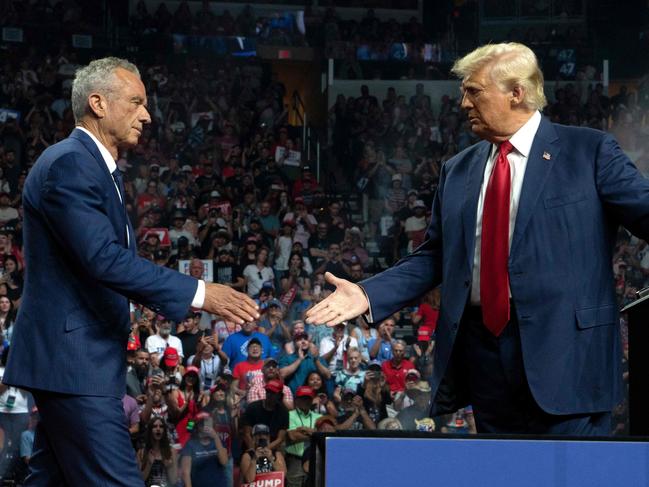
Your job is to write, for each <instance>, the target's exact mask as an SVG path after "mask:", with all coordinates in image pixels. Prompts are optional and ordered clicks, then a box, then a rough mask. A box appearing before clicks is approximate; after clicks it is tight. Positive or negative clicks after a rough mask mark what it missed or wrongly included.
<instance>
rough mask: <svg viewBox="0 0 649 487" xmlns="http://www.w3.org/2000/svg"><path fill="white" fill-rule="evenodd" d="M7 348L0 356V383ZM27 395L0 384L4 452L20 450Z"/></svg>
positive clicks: (25, 423)
mask: <svg viewBox="0 0 649 487" xmlns="http://www.w3.org/2000/svg"><path fill="white" fill-rule="evenodd" d="M8 355H9V347H6V346H5V348H4V349H3V350H2V355H1V356H0V381H1V380H2V379H1V377H2V376H4V371H5V366H6V365H7V356H8ZM28 401H29V393H28V392H27V391H23V390H22V389H18V388H16V387H9V386H6V385H5V384H3V383H2V382H0V429H1V430H2V432H3V433H4V445H3V448H4V451H5V452H14V453H15V452H17V451H18V449H19V448H20V435H21V433H22V432H23V431H24V430H25V429H26V428H27V425H28V422H29V406H28Z"/></svg>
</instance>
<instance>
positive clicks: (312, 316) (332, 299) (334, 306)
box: [306, 272, 370, 326]
mask: <svg viewBox="0 0 649 487" xmlns="http://www.w3.org/2000/svg"><path fill="white" fill-rule="evenodd" d="M325 280H326V281H327V282H328V283H329V284H331V285H333V286H336V290H335V291H334V292H333V293H331V294H330V295H329V296H327V297H326V298H325V299H323V300H322V301H320V302H319V303H318V304H316V305H315V306H314V307H313V308H311V309H309V310H307V312H306V321H307V322H309V323H326V324H327V326H335V325H337V324H338V323H341V322H343V321H345V320H351V319H352V318H356V317H357V316H359V315H362V314H363V313H365V312H366V311H367V310H368V309H369V307H370V303H369V302H368V300H367V296H365V292H364V291H363V290H362V289H361V287H360V286H359V285H358V284H354V283H353V282H350V281H347V280H345V279H339V278H337V277H336V276H334V275H333V274H332V273H330V272H327V273H325Z"/></svg>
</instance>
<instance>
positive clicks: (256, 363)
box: [232, 337, 264, 396]
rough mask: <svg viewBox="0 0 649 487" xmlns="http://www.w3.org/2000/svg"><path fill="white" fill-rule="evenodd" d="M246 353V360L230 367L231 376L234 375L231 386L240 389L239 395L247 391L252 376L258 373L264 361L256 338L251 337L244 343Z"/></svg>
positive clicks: (259, 343) (243, 394)
mask: <svg viewBox="0 0 649 487" xmlns="http://www.w3.org/2000/svg"><path fill="white" fill-rule="evenodd" d="M246 349H247V351H248V355H247V357H246V360H243V361H241V362H239V363H238V364H237V365H235V366H234V369H232V377H234V382H233V387H235V388H237V389H239V390H240V391H241V395H242V396H245V395H246V394H247V392H248V387H249V385H250V381H251V380H252V377H254V376H255V375H257V374H259V375H261V373H262V372H261V369H262V367H263V366H264V361H263V360H262V358H261V354H262V346H261V342H260V341H259V339H258V338H255V337H253V338H251V339H250V340H248V343H247V345H246Z"/></svg>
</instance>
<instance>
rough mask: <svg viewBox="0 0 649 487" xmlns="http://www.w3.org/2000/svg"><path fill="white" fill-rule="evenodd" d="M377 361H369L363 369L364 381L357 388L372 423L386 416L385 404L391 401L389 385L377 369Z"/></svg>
mask: <svg viewBox="0 0 649 487" xmlns="http://www.w3.org/2000/svg"><path fill="white" fill-rule="evenodd" d="M378 367H379V365H378V363H377V362H373V363H370V365H369V367H368V369H367V370H366V371H365V382H363V384H362V385H361V386H360V387H359V388H358V395H360V396H361V397H362V398H363V405H364V407H365V410H366V411H367V414H368V416H369V417H370V418H371V419H372V421H373V422H374V424H377V423H378V422H379V421H381V420H382V419H384V418H386V417H387V416H388V410H387V405H388V404H390V403H391V402H392V397H391V395H390V387H389V386H388V384H387V382H386V380H385V376H384V375H383V373H382V372H381V370H379V368H378Z"/></svg>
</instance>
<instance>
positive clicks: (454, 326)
mask: <svg viewBox="0 0 649 487" xmlns="http://www.w3.org/2000/svg"><path fill="white" fill-rule="evenodd" d="M451 328H452V329H453V331H457V323H453V324H452V325H451Z"/></svg>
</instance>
